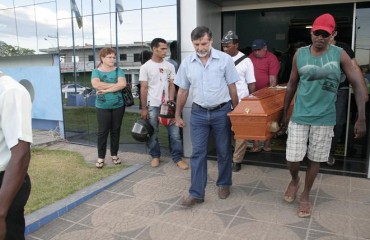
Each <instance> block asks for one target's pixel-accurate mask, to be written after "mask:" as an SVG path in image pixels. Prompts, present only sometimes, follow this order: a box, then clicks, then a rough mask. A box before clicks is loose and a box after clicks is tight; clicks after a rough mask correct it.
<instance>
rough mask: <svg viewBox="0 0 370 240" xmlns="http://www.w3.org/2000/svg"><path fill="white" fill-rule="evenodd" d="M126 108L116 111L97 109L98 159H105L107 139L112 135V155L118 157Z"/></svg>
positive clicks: (116, 109)
mask: <svg viewBox="0 0 370 240" xmlns="http://www.w3.org/2000/svg"><path fill="white" fill-rule="evenodd" d="M124 113H125V107H119V108H115V109H101V108H97V109H96V116H97V119H98V133H97V135H98V157H99V158H101V159H104V158H105V154H106V152H107V139H108V134H109V133H110V154H111V156H117V153H118V148H119V138H120V134H121V124H122V119H123V114H124Z"/></svg>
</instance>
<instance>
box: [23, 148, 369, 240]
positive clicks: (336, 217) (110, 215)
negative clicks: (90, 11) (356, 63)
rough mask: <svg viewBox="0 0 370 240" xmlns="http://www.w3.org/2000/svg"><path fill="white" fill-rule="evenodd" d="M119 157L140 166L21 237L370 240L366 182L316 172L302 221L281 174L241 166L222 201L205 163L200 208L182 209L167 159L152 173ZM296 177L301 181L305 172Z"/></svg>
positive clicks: (182, 181)
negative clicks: (308, 209) (309, 208)
mask: <svg viewBox="0 0 370 240" xmlns="http://www.w3.org/2000/svg"><path fill="white" fill-rule="evenodd" d="M130 156H131V155H130ZM120 157H121V159H123V161H124V162H125V163H126V164H134V163H138V162H142V163H145V165H144V167H142V168H141V169H140V170H138V171H137V172H135V173H133V174H131V175H129V176H128V177H126V178H124V179H123V180H121V181H119V182H118V183H117V184H115V185H113V186H112V187H110V188H108V189H106V190H105V191H103V192H101V193H99V194H98V195H96V196H95V197H93V198H91V199H90V200H88V201H86V202H84V203H83V204H81V205H79V206H78V207H76V208H74V209H73V210H71V211H70V212H68V213H66V214H65V215H62V216H61V217H59V218H58V219H56V220H54V221H52V222H50V223H48V224H47V225H45V226H43V227H41V228H40V229H39V230H38V231H36V232H33V233H31V234H29V235H28V236H27V237H26V239H27V240H32V239H39V240H47V239H55V240H57V239H58V240H62V239H66V240H67V239H68V240H73V239H76V240H85V239H86V240H92V239H97V240H101V239H104V240H110V239H137V240H167V239H168V240H197V239H199V240H208V239H209V240H214V239H220V240H245V239H247V240H254V239H255V240H262V239H273V240H278V239H284V240H295V239H297V240H300V239H305V240H314V239H320V240H344V239H370V227H369V226H370V180H369V179H360V178H353V177H344V176H335V175H327V174H319V175H318V176H317V179H316V182H315V184H314V187H313V189H312V195H311V201H312V203H313V213H312V216H311V217H310V218H306V219H301V218H299V217H298V216H297V208H298V201H297V200H296V201H295V202H293V203H291V204H289V203H286V202H284V200H283V194H284V191H285V188H286V186H287V184H288V182H289V173H288V171H287V170H286V169H275V168H269V167H258V166H251V165H243V168H242V170H241V171H240V172H238V173H235V174H233V187H232V188H231V195H230V197H229V198H228V199H226V200H221V199H219V198H218V196H217V187H216V185H215V180H216V179H217V165H216V164H217V163H216V162H215V161H208V173H209V174H208V185H207V189H206V197H205V202H204V203H202V204H197V205H195V206H194V207H193V208H184V207H182V206H181V205H180V202H181V199H182V197H183V196H186V195H187V192H188V188H189V184H190V171H183V170H180V169H178V168H177V167H176V166H175V165H174V164H173V162H172V161H170V159H169V158H168V157H163V158H162V161H161V165H160V166H159V167H158V168H151V167H150V164H149V158H148V156H147V155H145V154H137V156H136V157H135V159H133V158H132V157H130V159H128V157H127V154H125V153H121V154H120ZM186 160H187V161H188V159H186ZM300 176H301V179H304V173H303V172H302V173H300ZM302 189H303V185H302V187H301V189H300V191H302Z"/></svg>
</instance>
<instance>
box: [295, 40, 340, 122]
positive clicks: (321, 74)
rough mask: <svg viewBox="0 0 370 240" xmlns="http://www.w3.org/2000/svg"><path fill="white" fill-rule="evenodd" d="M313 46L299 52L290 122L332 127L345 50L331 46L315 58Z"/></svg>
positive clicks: (334, 120)
mask: <svg viewBox="0 0 370 240" xmlns="http://www.w3.org/2000/svg"><path fill="white" fill-rule="evenodd" d="M310 48H311V46H307V47H303V48H300V49H299V50H298V55H297V68H298V73H299V77H300V78H299V82H298V89H297V97H296V100H295V103H294V110H293V114H292V118H291V120H292V121H293V122H296V123H299V124H307V125H316V126H333V125H335V122H336V119H335V118H336V111H335V101H336V99H337V90H338V85H339V83H340V55H341V52H342V49H341V48H339V47H336V46H334V45H329V49H328V50H327V51H326V52H325V53H324V54H323V55H321V56H312V55H311V51H310Z"/></svg>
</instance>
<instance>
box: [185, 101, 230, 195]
mask: <svg viewBox="0 0 370 240" xmlns="http://www.w3.org/2000/svg"><path fill="white" fill-rule="evenodd" d="M230 111H231V102H228V103H227V104H225V105H224V106H223V107H221V108H219V109H216V110H206V109H204V108H202V107H200V106H198V105H196V104H195V103H193V105H192V108H191V116H190V137H191V142H192V146H193V149H192V155H191V157H190V169H191V185H190V189H189V194H190V195H191V196H192V197H194V198H198V199H203V198H204V196H205V188H206V185H207V174H208V173H207V146H208V141H209V135H210V133H211V131H212V130H213V135H214V140H215V145H216V151H217V164H218V178H217V181H216V185H217V186H218V187H230V186H231V185H232V154H231V123H230V119H229V117H228V116H227V114H228V113H229V112H230Z"/></svg>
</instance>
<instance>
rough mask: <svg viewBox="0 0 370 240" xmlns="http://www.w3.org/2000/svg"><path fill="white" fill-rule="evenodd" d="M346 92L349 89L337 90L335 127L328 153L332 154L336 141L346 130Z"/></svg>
mask: <svg viewBox="0 0 370 240" xmlns="http://www.w3.org/2000/svg"><path fill="white" fill-rule="evenodd" d="M348 91H349V89H338V93H337V101H336V102H335V108H336V114H337V115H336V120H337V122H336V125H335V126H334V137H333V139H332V141H331V148H330V153H331V154H334V153H335V149H336V148H337V144H338V140H339V139H341V137H342V133H343V131H344V129H345V128H346V123H347V108H348Z"/></svg>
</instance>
